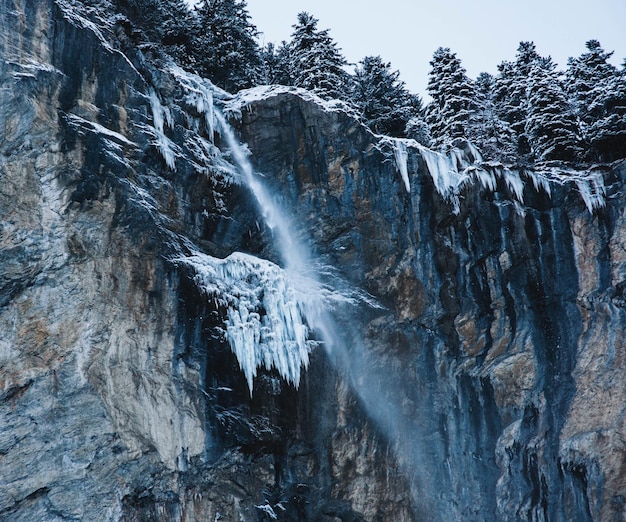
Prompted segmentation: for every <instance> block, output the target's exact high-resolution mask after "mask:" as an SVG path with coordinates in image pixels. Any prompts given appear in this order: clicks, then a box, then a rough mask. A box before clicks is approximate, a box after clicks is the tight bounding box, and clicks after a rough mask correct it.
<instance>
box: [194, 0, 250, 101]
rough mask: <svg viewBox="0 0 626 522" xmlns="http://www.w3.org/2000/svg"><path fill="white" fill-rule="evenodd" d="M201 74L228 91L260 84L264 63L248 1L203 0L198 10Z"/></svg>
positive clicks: (197, 43)
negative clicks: (248, 8)
mask: <svg viewBox="0 0 626 522" xmlns="http://www.w3.org/2000/svg"><path fill="white" fill-rule="evenodd" d="M197 16H198V23H199V27H198V32H197V34H196V35H195V39H194V40H195V46H196V48H198V49H201V50H202V54H201V55H200V56H199V59H198V64H197V67H198V72H199V73H200V74H202V75H203V76H206V77H207V78H209V79H210V80H211V81H212V82H214V83H215V84H216V85H219V86H220V87H222V88H223V89H226V90H227V91H231V92H235V91H238V90H240V89H245V88H247V87H252V86H253V85H256V84H257V83H258V81H259V80H260V78H261V74H262V64H261V57H260V51H259V46H258V44H257V41H256V38H257V34H258V33H257V30H256V27H255V26H254V25H253V24H252V23H251V22H250V15H249V14H248V10H247V5H246V2H245V0H203V2H202V3H201V4H200V6H199V7H198V8H197Z"/></svg>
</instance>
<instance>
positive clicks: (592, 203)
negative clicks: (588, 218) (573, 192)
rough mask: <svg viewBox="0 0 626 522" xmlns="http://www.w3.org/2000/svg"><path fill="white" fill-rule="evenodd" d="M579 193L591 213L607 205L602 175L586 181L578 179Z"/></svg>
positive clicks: (591, 177) (596, 175) (592, 176)
mask: <svg viewBox="0 0 626 522" xmlns="http://www.w3.org/2000/svg"><path fill="white" fill-rule="evenodd" d="M575 181H576V186H577V187H578V192H579V193H580V196H581V197H582V199H583V201H584V202H585V206H586V207H587V210H589V212H591V213H593V211H594V210H596V209H598V208H602V207H604V206H605V205H606V200H605V194H606V191H605V188H604V179H603V178H602V176H601V175H599V174H595V175H590V176H589V177H588V178H586V179H576V180H575Z"/></svg>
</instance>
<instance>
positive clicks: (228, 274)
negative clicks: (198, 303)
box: [174, 252, 328, 394]
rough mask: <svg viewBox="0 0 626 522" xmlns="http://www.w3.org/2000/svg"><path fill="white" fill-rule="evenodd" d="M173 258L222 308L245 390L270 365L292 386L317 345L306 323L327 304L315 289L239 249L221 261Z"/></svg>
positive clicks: (199, 256) (204, 257)
mask: <svg viewBox="0 0 626 522" xmlns="http://www.w3.org/2000/svg"><path fill="white" fill-rule="evenodd" d="M174 261H175V262H177V263H183V264H187V265H189V266H191V267H192V268H193V270H194V272H195V274H196V275H195V278H194V280H195V283H196V285H197V286H198V287H199V288H200V289H202V291H203V292H204V293H205V295H206V296H207V299H209V300H216V301H217V303H218V304H219V306H220V308H224V309H226V310H227V318H226V323H225V337H226V340H227V341H228V343H229V345H230V347H231V350H232V351H233V353H234V354H235V356H236V357H237V361H238V362H239V366H240V368H241V370H242V371H243V373H244V375H245V377H246V380H247V382H248V387H249V389H250V394H252V390H253V383H254V378H255V376H256V375H257V370H258V368H260V367H264V368H266V369H268V370H269V369H272V368H275V369H276V370H277V371H278V373H279V374H280V375H281V376H282V377H283V378H284V379H285V380H287V381H288V382H290V383H292V384H293V385H294V386H296V387H297V386H298V385H299V383H300V377H301V372H302V369H303V368H306V367H307V366H308V364H309V352H310V351H311V349H312V348H313V347H314V345H315V344H316V343H315V341H313V340H311V339H310V336H309V333H310V332H309V322H315V321H316V317H318V316H319V314H320V313H321V311H322V310H323V309H325V308H326V307H328V303H325V302H323V295H324V294H323V293H322V292H321V289H320V287H319V286H318V285H317V284H316V283H315V282H314V281H311V280H307V279H306V278H303V277H298V276H296V275H295V274H293V273H290V272H289V271H286V270H284V269H282V268H281V267H279V266H278V265H276V264H275V263H272V262H270V261H267V260H264V259H260V258H257V257H254V256H251V255H248V254H243V253H239V252H235V253H233V254H231V255H230V256H228V257H227V258H225V259H218V258H215V257H211V256H208V255H206V254H200V253H196V254H195V255H192V256H189V257H180V258H177V259H175V260H174Z"/></svg>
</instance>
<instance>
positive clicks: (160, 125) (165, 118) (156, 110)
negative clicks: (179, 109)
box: [149, 89, 176, 170]
mask: <svg viewBox="0 0 626 522" xmlns="http://www.w3.org/2000/svg"><path fill="white" fill-rule="evenodd" d="M149 97H150V107H151V109H152V123H153V124H154V136H155V140H156V141H155V143H154V144H155V146H156V147H157V149H158V150H159V152H160V153H161V156H162V157H163V159H164V160H165V164H166V165H167V166H168V167H169V168H170V169H171V170H176V154H175V152H174V149H175V148H176V145H175V144H174V143H173V142H172V141H171V140H170V139H169V138H168V137H167V136H166V135H165V123H167V125H168V127H172V113H171V112H170V109H169V107H167V106H164V105H162V104H161V100H159V96H158V94H157V93H156V91H155V90H154V89H150V95H149Z"/></svg>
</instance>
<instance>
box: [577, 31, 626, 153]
mask: <svg viewBox="0 0 626 522" xmlns="http://www.w3.org/2000/svg"><path fill="white" fill-rule="evenodd" d="M585 46H586V48H587V52H586V53H583V54H581V55H580V56H579V57H577V58H570V59H569V60H568V67H567V72H566V83H565V85H566V89H567V92H568V94H569V95H570V97H571V99H572V101H573V103H574V106H575V109H576V113H577V115H578V117H579V119H580V122H581V127H582V134H583V137H584V139H585V142H586V144H587V145H588V148H589V151H588V158H589V159H594V160H601V161H611V160H614V159H619V158H624V157H626V76H625V74H624V72H623V71H619V70H618V69H617V68H616V67H615V66H613V65H612V64H610V63H609V61H608V60H609V59H610V58H611V56H612V55H613V53H612V52H610V53H608V52H606V51H605V50H604V49H603V48H602V46H601V45H600V42H599V41H598V40H589V41H588V42H587V43H586V44H585Z"/></svg>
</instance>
